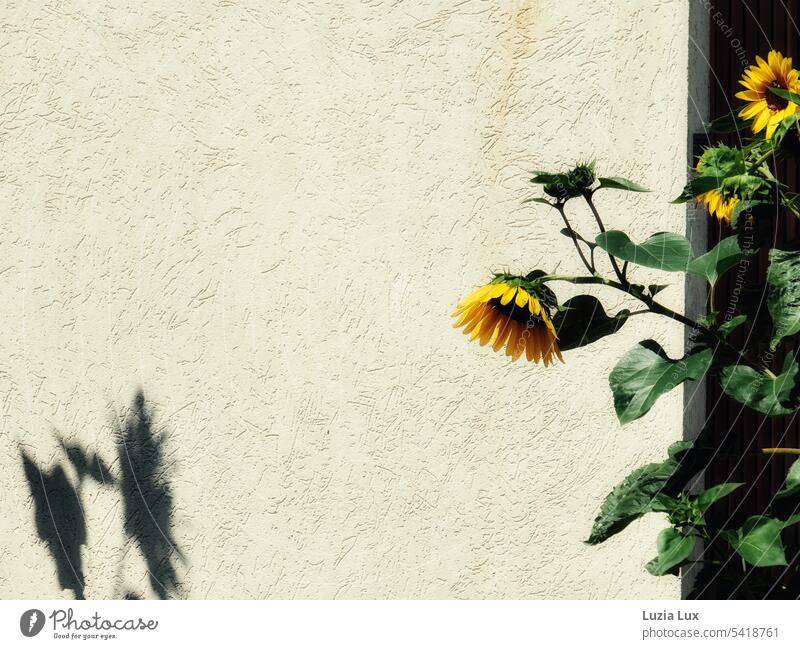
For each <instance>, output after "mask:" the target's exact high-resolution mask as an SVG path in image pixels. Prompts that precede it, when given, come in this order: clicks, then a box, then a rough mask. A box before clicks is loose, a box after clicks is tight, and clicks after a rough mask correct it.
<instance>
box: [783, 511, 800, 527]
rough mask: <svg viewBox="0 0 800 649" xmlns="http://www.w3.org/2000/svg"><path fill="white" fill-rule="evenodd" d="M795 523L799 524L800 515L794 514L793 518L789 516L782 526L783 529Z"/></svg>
mask: <svg viewBox="0 0 800 649" xmlns="http://www.w3.org/2000/svg"><path fill="white" fill-rule="evenodd" d="M795 523H800V514H795V515H794V516H790V517H789V519H788V520H787V521H786V522H785V523H784V524H783V529H786V528H787V527H789V526H790V525H794V524H795Z"/></svg>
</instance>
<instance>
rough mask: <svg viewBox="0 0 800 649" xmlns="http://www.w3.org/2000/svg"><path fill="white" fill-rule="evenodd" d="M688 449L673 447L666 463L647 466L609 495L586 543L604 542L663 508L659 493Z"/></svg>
mask: <svg viewBox="0 0 800 649" xmlns="http://www.w3.org/2000/svg"><path fill="white" fill-rule="evenodd" d="M686 448H688V446H687V445H684V446H681V447H680V448H678V447H675V448H674V451H673V447H670V456H669V457H668V458H667V459H666V460H664V461H663V462H654V463H652V464H645V465H644V466H640V467H639V468H638V469H636V470H634V471H633V472H631V473H630V475H628V476H627V477H626V478H625V479H624V480H623V481H622V482H620V483H619V484H618V485H617V486H616V487H614V489H613V490H612V491H611V493H609V494H608V495H607V496H606V498H605V500H604V501H603V504H602V505H601V506H600V513H598V515H597V518H595V520H594V525H593V526H592V532H591V534H590V535H589V538H588V540H587V541H586V542H587V543H589V544H590V545H595V544H597V543H602V542H603V541H605V540H606V539H608V538H609V537H611V536H613V535H614V534H617V533H618V532H621V531H622V530H624V529H625V528H626V527H627V526H628V525H630V524H631V523H632V522H633V521H634V520H636V519H637V518H639V517H640V516H641V515H642V514H646V513H647V512H650V511H658V509H655V508H657V507H659V506H660V500H657V499H656V496H657V494H658V493H659V492H660V491H661V489H663V488H664V486H665V485H666V484H667V482H668V481H669V479H670V478H671V477H672V476H673V474H674V473H675V472H676V471H677V470H678V468H679V467H680V461H679V458H678V455H679V452H680V451H681V450H685V449H686Z"/></svg>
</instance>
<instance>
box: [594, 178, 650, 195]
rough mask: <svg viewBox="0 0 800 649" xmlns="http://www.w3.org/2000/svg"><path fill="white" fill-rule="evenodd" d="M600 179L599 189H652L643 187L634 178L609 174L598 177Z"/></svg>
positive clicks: (637, 190) (632, 190) (644, 190)
mask: <svg viewBox="0 0 800 649" xmlns="http://www.w3.org/2000/svg"><path fill="white" fill-rule="evenodd" d="M598 180H599V181H600V187H598V189H624V190H625V191H629V192H649V191H650V190H649V189H647V188H646V187H642V186H641V185H638V184H636V183H635V182H633V181H632V180H628V179H627V178H621V177H620V176H609V177H607V178H598Z"/></svg>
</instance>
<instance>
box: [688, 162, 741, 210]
mask: <svg viewBox="0 0 800 649" xmlns="http://www.w3.org/2000/svg"><path fill="white" fill-rule="evenodd" d="M702 169H703V160H702V159H700V160H699V161H698V163H697V172H698V173H702ZM694 200H695V201H697V203H698V204H699V203H704V204H705V207H706V209H707V210H708V213H709V214H710V215H711V216H716V217H717V220H718V221H725V222H726V223H730V222H731V217H732V215H733V210H734V209H735V208H736V204H737V203H738V202H739V199H738V197H736V196H730V197H727V198H726V197H725V196H723V195H722V193H721V192H720V191H719V190H718V189H712V190H711V191H708V192H705V193H703V194H700V195H699V196H696V197H695V199H694Z"/></svg>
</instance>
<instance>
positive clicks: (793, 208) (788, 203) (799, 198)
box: [781, 114, 800, 216]
mask: <svg viewBox="0 0 800 649" xmlns="http://www.w3.org/2000/svg"><path fill="white" fill-rule="evenodd" d="M797 117H798V118H800V114H798V115H797ZM781 205H783V206H784V207H785V208H786V209H787V210H789V211H790V212H791V213H792V214H794V215H795V216H800V194H796V193H794V192H781Z"/></svg>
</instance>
